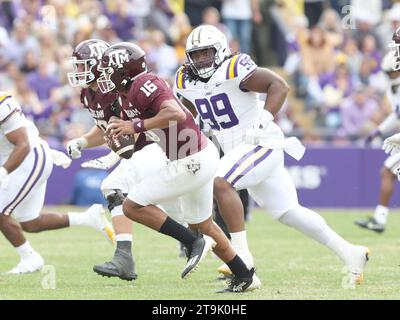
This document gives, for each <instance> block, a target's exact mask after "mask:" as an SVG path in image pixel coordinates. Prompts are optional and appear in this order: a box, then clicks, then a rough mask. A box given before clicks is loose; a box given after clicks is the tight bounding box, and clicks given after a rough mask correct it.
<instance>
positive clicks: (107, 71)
mask: <svg viewBox="0 0 400 320" xmlns="http://www.w3.org/2000/svg"><path fill="white" fill-rule="evenodd" d="M97 70H98V71H99V72H100V77H99V78H98V79H97V86H98V87H99V89H100V91H101V92H102V93H107V92H111V91H113V90H114V89H115V83H114V82H113V81H112V80H111V75H112V74H113V73H114V69H113V68H111V67H106V68H102V67H101V64H99V66H98V67H97Z"/></svg>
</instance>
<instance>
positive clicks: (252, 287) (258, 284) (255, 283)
mask: <svg viewBox="0 0 400 320" xmlns="http://www.w3.org/2000/svg"><path fill="white" fill-rule="evenodd" d="M260 288H261V280H260V278H259V277H258V276H257V274H256V273H254V275H253V282H252V283H251V285H250V286H249V287H248V288H247V291H251V290H256V289H260Z"/></svg>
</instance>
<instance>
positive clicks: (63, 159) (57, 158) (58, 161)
mask: <svg viewBox="0 0 400 320" xmlns="http://www.w3.org/2000/svg"><path fill="white" fill-rule="evenodd" d="M50 151H51V156H52V158H53V162H54V164H55V165H56V166H57V167H63V168H64V169H67V168H68V167H69V166H70V165H71V162H72V160H71V159H70V158H68V157H67V155H66V154H65V153H63V152H60V151H57V150H53V149H50Z"/></svg>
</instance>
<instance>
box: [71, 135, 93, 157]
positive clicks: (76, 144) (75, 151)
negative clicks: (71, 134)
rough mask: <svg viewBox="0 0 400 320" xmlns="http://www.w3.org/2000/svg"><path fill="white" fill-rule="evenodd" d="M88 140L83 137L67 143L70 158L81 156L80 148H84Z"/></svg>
mask: <svg viewBox="0 0 400 320" xmlns="http://www.w3.org/2000/svg"><path fill="white" fill-rule="evenodd" d="M87 144H88V142H87V140H86V139H85V138H76V139H73V140H71V141H68V143H67V152H68V155H69V156H70V158H72V159H78V158H80V157H81V156H82V152H81V150H82V149H84V148H86V146H87Z"/></svg>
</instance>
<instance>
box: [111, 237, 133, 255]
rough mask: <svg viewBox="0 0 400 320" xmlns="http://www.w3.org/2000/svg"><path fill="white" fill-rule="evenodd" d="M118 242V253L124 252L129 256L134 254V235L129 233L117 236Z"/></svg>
mask: <svg viewBox="0 0 400 320" xmlns="http://www.w3.org/2000/svg"><path fill="white" fill-rule="evenodd" d="M115 240H116V241H117V250H116V251H115V252H117V251H124V252H126V253H128V254H132V235H131V234H129V233H121V234H117V235H116V236H115Z"/></svg>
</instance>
